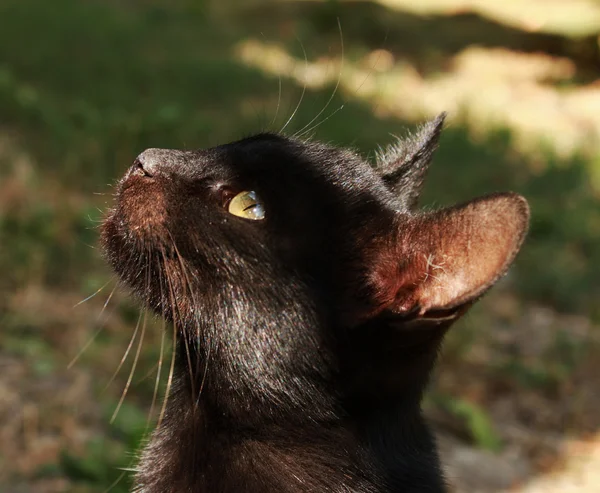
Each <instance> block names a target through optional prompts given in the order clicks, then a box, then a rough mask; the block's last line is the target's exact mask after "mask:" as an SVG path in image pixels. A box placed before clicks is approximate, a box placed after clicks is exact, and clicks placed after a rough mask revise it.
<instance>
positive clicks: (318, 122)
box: [0, 0, 600, 493]
mask: <svg viewBox="0 0 600 493" xmlns="http://www.w3.org/2000/svg"><path fill="white" fill-rule="evenodd" d="M599 33H600V2H598V1H595V0H412V1H411V0H372V1H343V0H339V1H333V0H330V1H310V0H296V1H286V0H281V1H269V0H255V1H254V0H252V1H250V0H248V1H237V2H234V1H233V0H219V1H218V2H217V1H213V2H210V1H209V0H204V1H203V0H168V1H167V0H120V1H110V0H78V1H77V0H54V1H52V2H49V1H47V0H2V1H1V2H0V272H1V274H0V490H1V491H3V492H6V493H54V492H66V491H68V492H81V493H83V492H86V493H87V492H102V491H106V490H107V489H109V488H112V489H111V491H113V492H117V493H123V492H125V491H128V489H129V479H128V474H125V475H123V474H122V470H123V468H130V467H132V465H133V463H132V458H133V456H134V453H135V450H136V448H137V446H138V444H139V443H140V440H142V437H143V435H144V432H145V430H146V427H147V422H148V416H149V415H150V416H152V414H151V413H150V407H151V403H152V397H153V394H154V388H155V382H156V381H157V375H158V374H161V375H162V377H161V378H160V379H159V389H160V388H162V387H163V386H164V381H165V380H166V373H167V372H166V370H165V367H168V364H167V363H168V361H167V360H168V355H170V352H169V349H168V344H169V341H168V340H167V341H166V342H165V344H166V348H165V349H164V351H163V354H164V355H165V356H164V358H163V364H162V366H161V365H159V364H158V362H159V360H160V354H161V352H160V346H161V334H162V330H161V327H160V323H157V322H154V323H149V325H148V329H147V330H146V333H145V335H144V338H143V339H142V338H141V337H140V336H139V334H137V335H136V337H135V338H133V339H132V335H133V334H134V330H135V327H136V323H137V321H138V320H139V316H140V312H139V309H138V308H137V307H136V306H135V304H134V303H133V302H132V301H131V300H130V299H129V298H128V295H127V293H126V292H124V291H122V290H120V289H118V288H117V289H114V288H115V284H116V281H115V278H114V277H113V276H112V273H111V272H110V271H109V269H108V268H107V267H106V266H105V265H104V263H103V261H102V259H101V255H100V252H99V251H98V248H97V236H98V229H97V228H98V224H99V222H100V221H101V218H102V215H103V211H104V210H106V208H107V207H108V206H109V205H110V204H111V193H112V191H113V188H112V186H113V184H114V183H115V181H116V180H117V179H118V178H119V176H120V175H121V174H122V173H123V172H124V170H125V169H126V168H127V166H129V164H130V163H131V162H132V161H133V159H134V158H135V156H136V155H137V154H138V153H139V152H141V151H142V150H143V149H145V148H147V147H176V148H196V147H207V146H212V145H216V144H219V143H224V142H227V141H231V140H233V139H236V138H239V137H242V136H246V135H248V134H251V133H253V132H257V131H259V130H274V131H277V130H279V129H280V128H282V127H283V126H286V127H285V132H286V133H288V134H291V133H294V132H296V131H302V132H305V133H306V135H314V136H315V138H317V139H319V140H323V141H327V142H331V143H334V144H336V145H341V146H350V147H353V148H355V149H358V150H359V151H360V152H362V153H364V155H365V156H368V157H369V158H373V156H374V153H375V150H376V149H377V148H378V147H379V146H385V145H386V144H388V143H390V142H392V141H393V137H392V134H393V135H404V134H406V132H407V131H409V130H410V129H411V128H414V126H415V125H416V124H418V123H419V122H422V121H424V120H425V119H428V118H432V117H434V116H435V115H436V114H438V113H439V112H441V111H444V110H445V111H448V112H449V115H450V116H449V122H448V125H447V129H446V131H445V132H444V134H443V136H442V139H441V146H440V149H439V151H438V153H437V155H436V157H435V159H434V163H433V166H432V168H431V172H430V176H429V180H428V182H427V186H426V190H425V197H424V199H423V200H422V203H423V204H424V205H427V206H428V207H431V206H441V205H445V204H450V203H452V202H454V201H458V200H465V199H468V198H471V197H473V196H475V195H479V194H483V193H486V192H491V191H496V190H514V191H517V192H520V193H522V194H524V195H525V196H526V197H527V198H528V199H529V201H530V203H531V206H532V210H533V217H532V223H531V232H530V235H529V238H528V241H527V243H526V245H525V247H524V248H523V251H522V253H521V254H520V256H519V258H518V261H517V263H516V265H515V267H514V268H513V269H512V270H511V272H510V273H509V275H508V276H507V277H506V278H505V279H504V280H503V281H502V282H501V283H500V284H499V285H498V286H497V287H496V288H495V289H494V290H493V291H492V292H491V293H490V294H489V295H488V296H487V297H486V298H485V299H484V300H483V301H482V302H481V303H480V304H479V305H478V306H477V307H476V308H475V309H473V310H472V311H471V312H470V314H469V316H468V317H466V318H465V320H464V321H463V322H462V323H461V325H460V326H456V327H455V328H454V329H453V331H452V332H451V334H450V336H449V338H448V340H447V343H446V345H445V349H444V352H443V356H442V361H441V364H440V365H439V368H438V370H437V372H436V374H435V378H434V382H433V385H432V388H431V391H430V392H429V394H428V396H427V401H426V409H427V414H428V415H429V417H430V419H431V421H432V422H433V423H434V426H435V428H436V430H437V432H438V434H439V437H440V443H441V446H442V451H443V456H444V461H445V463H446V464H447V467H448V477H449V479H450V481H451V482H453V484H454V485H455V491H464V492H467V491H468V492H482V493H492V492H504V491H515V492H523V493H534V492H560V493H565V492H570V491H579V492H581V491H583V492H596V491H600V488H599V487H600V472H599V471H600V435H599V434H598V433H599V431H600V412H599V409H600V343H599V336H600V327H599V324H600V303H599V301H600V247H599V246H600V245H599V239H600V207H599V206H600V55H599V53H600V45H599V42H600V38H599ZM95 293H97V294H96V295H95V296H93V297H92V298H90V299H89V300H86V298H88V297H89V296H91V295H94V294H95ZM83 300H86V301H85V302H83V303H81V302H82V301H83ZM103 307H105V308H103ZM124 355H127V358H124ZM126 388H127V395H126V396H125V395H124V389H126ZM160 392H161V391H160V390H159V394H160ZM159 401H160V397H159ZM155 409H156V406H155ZM116 411H118V412H116ZM153 415H154V416H155V415H156V413H153Z"/></svg>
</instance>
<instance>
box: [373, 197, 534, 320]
mask: <svg viewBox="0 0 600 493" xmlns="http://www.w3.org/2000/svg"><path fill="white" fill-rule="evenodd" d="M396 219H397V222H398V226H397V228H396V230H395V231H394V232H393V233H392V234H391V235H390V236H389V237H388V238H384V239H380V240H379V242H378V245H376V246H375V249H374V252H373V253H374V258H372V259H371V260H373V262H372V263H371V265H372V266H373V267H372V269H373V270H372V271H371V276H370V285H371V288H372V293H373V296H374V298H375V299H374V300H372V301H374V302H375V305H376V306H377V307H378V309H377V312H383V311H387V312H388V313H390V312H391V313H395V314H400V315H408V314H411V315H414V316H416V317H422V318H427V317H428V316H431V315H432V314H433V317H435V313H436V312H437V313H450V314H452V313H453V312H457V313H458V314H459V315H460V314H461V313H462V312H461V311H460V310H455V309H459V308H462V307H464V306H466V305H468V304H469V303H470V302H472V301H474V300H475V299H476V298H477V297H479V296H481V295H482V294H483V293H484V292H485V291H486V290H487V289H488V288H490V287H491V286H492V285H493V284H494V283H495V282H496V281H497V280H498V279H499V278H500V277H501V276H502V275H503V274H504V273H505V272H506V270H507V269H508V267H509V265H510V264H511V263H512V261H513V260H514V258H515V256H516V254H517V252H518V250H519V248H520V246H521V243H522V242H523V238H524V236H525V233H526V231H527V227H528V222H529V206H528V205H527V201H526V200H525V199H524V198H523V197H521V196H520V195H517V194H513V193H504V194H495V195H489V196H486V197H481V198H478V199H475V200H473V201H471V202H468V203H466V204H463V205H460V206H456V207H453V208H449V209H443V210H440V211H437V212H434V213H430V214H426V215H423V216H407V215H405V214H402V215H398V216H397V218H396Z"/></svg>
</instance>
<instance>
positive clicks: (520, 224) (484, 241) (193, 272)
mask: <svg viewBox="0 0 600 493" xmlns="http://www.w3.org/2000/svg"><path fill="white" fill-rule="evenodd" d="M442 121H443V116H441V117H439V118H438V119H437V120H435V121H434V122H432V123H430V124H428V125H426V126H425V127H424V128H423V130H422V131H421V132H420V133H419V134H418V136H417V137H416V138H415V139H413V140H412V141H410V142H408V144H403V143H399V144H398V145H397V146H394V147H393V148H392V150H391V151H390V153H389V154H388V155H387V156H384V157H383V158H382V159H381V162H380V163H379V169H380V170H381V171H380V172H378V171H376V170H374V169H373V168H372V167H371V166H369V165H368V164H367V163H366V162H365V161H364V160H363V159H362V158H361V157H359V156H358V155H356V154H354V153H352V152H350V151H348V150H343V149H335V148H332V147H329V146H326V145H322V144H319V143H315V142H305V141H299V140H294V139H290V138H286V137H283V136H279V135H272V134H262V135H257V136H255V137H251V138H248V139H244V140H241V141H238V142H235V143H232V144H227V145H224V146H219V147H216V148H213V149H209V150H199V151H190V152H184V151H174V150H173V151H170V150H158V149H150V150H147V151H145V152H144V153H142V154H141V155H140V156H139V158H138V159H137V160H136V162H135V163H134V165H133V166H132V168H131V169H130V170H129V172H128V173H127V174H126V176H125V177H124V178H123V180H122V181H121V184H120V186H119V190H118V200H117V203H116V206H115V208H114V209H113V210H112V211H111V212H110V214H109V216H108V218H107V220H106V222H105V224H104V227H103V235H102V241H103V245H104V248H105V250H106V252H107V257H108V259H109V261H110V263H111V264H112V265H113V267H114V268H115V270H116V271H117V272H118V273H119V275H120V276H121V277H122V279H123V280H124V281H125V282H126V283H127V284H129V285H130V286H131V287H132V288H133V290H134V291H135V292H136V293H137V294H138V296H139V297H140V298H141V299H142V301H143V302H144V303H145V304H147V305H148V306H150V307H151V308H152V309H154V310H155V311H156V312H158V313H159V314H162V315H163V316H165V317H166V318H167V319H168V320H171V321H173V322H174V323H175V326H176V328H177V333H178V335H179V337H178V344H177V351H178V353H177V360H176V369H175V376H174V382H175V383H174V386H173V388H172V389H171V393H170V395H169V397H168V404H167V410H166V415H165V417H164V420H163V422H162V424H161V426H160V428H159V429H157V430H156V431H155V432H154V434H153V436H152V439H151V441H150V443H149V444H148V446H147V447H146V448H145V449H144V451H143V453H142V457H141V462H140V465H139V472H138V474H137V477H136V485H137V486H136V491H140V492H144V493H167V492H173V493H183V492H194V493H195V492H211V493H212V492H236V493H237V492H324V491H330V492H402V493H411V492H435V493H440V492H443V491H445V486H444V480H443V477H442V472H441V468H440V465H439V460H438V456H437V451H436V447H435V443H434V440H433V437H432V435H431V433H430V432H429V430H428V428H427V426H426V424H425V422H424V420H423V417H422V415H421V411H420V400H421V396H422V392H423V390H424V388H425V386H426V383H427V378H428V375H429V372H430V370H431V368H432V366H433V364H434V362H435V358H436V354H437V351H438V349H439V346H440V343H441V340H442V337H443V334H444V333H445V331H446V330H447V328H448V327H449V325H450V324H451V323H452V322H453V321H454V320H455V319H456V318H458V317H459V316H460V315H462V313H464V311H465V310H466V308H467V307H468V306H469V305H470V304H471V303H472V302H473V301H474V300H475V298H476V297H478V296H479V295H481V294H482V293H483V292H484V291H485V290H486V289H487V288H489V287H490V286H491V284H493V282H495V280H496V279H497V278H498V277H499V276H500V275H501V274H503V272H504V271H505V270H506V268H507V267H508V265H509V264H510V262H511V261H512V260H513V258H514V255H515V254H516V251H517V250H518V248H519V246H520V244H521V241H522V238H523V235H524V233H525V230H526V225H527V217H528V212H527V206H526V203H525V202H524V200H523V199H521V198H520V197H518V196H515V195H513V194H504V195H497V196H492V197H489V198H484V199H479V201H474V202H471V203H468V204H466V205H464V206H462V207H457V208H454V209H451V210H448V211H440V212H438V213H430V214H420V213H418V212H416V211H413V210H412V206H413V205H414V203H415V202H416V198H417V196H418V191H419V190H420V186H421V182H422V179H423V177H424V174H425V170H426V167H427V165H428V164H429V161H430V159H431V154H432V152H433V149H434V148H435V146H436V145H437V140H438V137H439V132H440V130H441V125H442ZM403 146H404V147H403ZM243 190H253V191H256V192H257V193H258V195H259V197H260V198H261V199H262V200H263V202H264V205H265V209H266V218H265V220H264V221H249V220H246V219H242V218H239V217H236V216H233V215H231V214H229V213H228V212H227V210H226V208H225V207H224V204H225V203H226V198H227V197H228V196H230V195H231V194H232V193H233V194H235V193H237V192H240V191H243ZM485 231H488V233H485ZM500 237H502V238H506V239H504V240H499V238H500ZM467 244H468V245H467ZM471 245H475V246H471ZM465 252H467V253H465ZM482 252H485V254H484V253H482ZM436 259H437V260H436ZM439 259H442V260H441V261H440V260H439ZM440 262H441V263H442V267H440V266H439V264H440ZM438 268H439V269H441V271H440V272H439V275H435V274H436V272H434V270H435V269H438ZM432 269H433V270H432Z"/></svg>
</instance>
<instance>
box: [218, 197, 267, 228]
mask: <svg viewBox="0 0 600 493" xmlns="http://www.w3.org/2000/svg"><path fill="white" fill-rule="evenodd" d="M227 210H228V212H229V213H230V214H233V215H234V216H238V217H243V218H244V219H250V220H253V221H260V220H262V219H264V218H265V208H264V206H263V204H262V201H261V200H260V199H259V198H258V195H257V194H256V192H254V191H244V192H240V193H238V194H237V195H236V196H234V197H233V198H232V199H231V201H230V202H229V205H228V206H227Z"/></svg>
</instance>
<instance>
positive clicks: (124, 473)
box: [102, 461, 133, 493]
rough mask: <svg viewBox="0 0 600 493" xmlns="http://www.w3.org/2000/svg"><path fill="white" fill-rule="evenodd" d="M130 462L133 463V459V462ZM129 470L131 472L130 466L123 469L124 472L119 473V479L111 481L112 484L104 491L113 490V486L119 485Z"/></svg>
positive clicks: (107, 492) (106, 492)
mask: <svg viewBox="0 0 600 493" xmlns="http://www.w3.org/2000/svg"><path fill="white" fill-rule="evenodd" d="M130 464H133V461H132V462H130ZM128 472H130V468H127V469H123V472H122V473H121V474H120V475H119V477H118V478H117V479H115V480H114V481H113V482H112V483H111V485H110V486H109V487H108V488H106V489H105V490H104V491H103V492H102V493H110V491H111V490H112V489H113V488H115V487H116V486H117V485H118V484H119V483H120V482H121V481H122V480H123V478H124V477H125V475H126V474H127V473H128Z"/></svg>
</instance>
